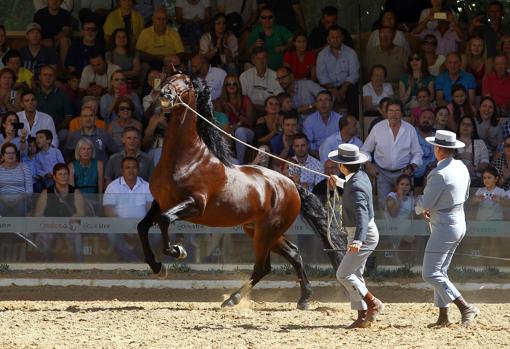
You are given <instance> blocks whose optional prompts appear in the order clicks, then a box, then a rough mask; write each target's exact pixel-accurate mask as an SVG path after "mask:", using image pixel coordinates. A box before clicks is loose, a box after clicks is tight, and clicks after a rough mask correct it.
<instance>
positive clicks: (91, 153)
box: [68, 138, 104, 194]
mask: <svg viewBox="0 0 510 349" xmlns="http://www.w3.org/2000/svg"><path fill="white" fill-rule="evenodd" d="M68 166H69V177H70V178H69V184H70V185H72V186H74V187H75V188H76V189H79V190H80V191H81V192H82V193H84V194H101V193H102V192H103V186H104V164H103V162H102V161H100V160H97V159H96V152H95V150H94V145H93V144H92V142H91V141H90V139H88V138H81V139H80V140H79V141H78V143H77V144H76V149H75V152H74V160H73V161H71V162H70V163H69V165H68Z"/></svg>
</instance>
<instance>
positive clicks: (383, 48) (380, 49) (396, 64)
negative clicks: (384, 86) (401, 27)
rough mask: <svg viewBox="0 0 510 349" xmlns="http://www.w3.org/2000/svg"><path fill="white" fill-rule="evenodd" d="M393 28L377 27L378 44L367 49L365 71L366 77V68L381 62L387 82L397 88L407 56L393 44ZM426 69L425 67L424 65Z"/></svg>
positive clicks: (406, 63) (406, 62)
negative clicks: (384, 68)
mask: <svg viewBox="0 0 510 349" xmlns="http://www.w3.org/2000/svg"><path fill="white" fill-rule="evenodd" d="M394 36H395V29H394V28H391V27H383V28H381V29H379V41H380V43H379V46H376V47H372V48H370V49H368V50H367V54H366V57H365V60H366V61H365V72H366V76H367V77H368V69H369V68H370V67H371V66H373V65H374V64H382V65H384V66H385V67H386V72H387V74H386V81H387V82H389V83H390V84H391V85H392V87H393V90H394V91H396V90H397V89H398V85H399V80H400V78H401V77H402V75H404V72H405V71H406V67H407V66H408V56H407V54H406V51H405V50H404V48H403V47H401V46H395V45H394V44H393V38H394ZM424 69H426V67H424Z"/></svg>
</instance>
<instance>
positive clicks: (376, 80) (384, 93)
mask: <svg viewBox="0 0 510 349" xmlns="http://www.w3.org/2000/svg"><path fill="white" fill-rule="evenodd" d="M386 75H387V70H386V67H385V66H384V65H381V64H374V65H373V66H372V67H370V71H369V72H368V77H369V82H367V83H366V84H365V85H363V110H364V112H365V114H366V115H374V114H376V115H379V113H378V112H377V108H378V106H379V102H380V101H381V99H383V98H385V97H393V87H392V86H391V84H390V83H388V82H385V80H386ZM333 150H334V149H333Z"/></svg>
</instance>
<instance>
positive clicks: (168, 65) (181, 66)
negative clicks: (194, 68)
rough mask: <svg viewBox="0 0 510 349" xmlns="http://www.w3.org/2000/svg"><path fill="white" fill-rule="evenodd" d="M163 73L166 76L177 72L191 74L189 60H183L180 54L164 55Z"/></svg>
mask: <svg viewBox="0 0 510 349" xmlns="http://www.w3.org/2000/svg"><path fill="white" fill-rule="evenodd" d="M162 70H163V74H165V75H166V76H170V75H174V74H175V73H176V72H179V71H180V72H183V73H184V74H189V69H188V62H183V60H182V59H181V57H179V55H178V54H176V53H172V54H169V55H165V56H164V57H163V69H162Z"/></svg>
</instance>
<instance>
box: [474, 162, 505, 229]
mask: <svg viewBox="0 0 510 349" xmlns="http://www.w3.org/2000/svg"><path fill="white" fill-rule="evenodd" d="M482 178H483V185H484V186H485V187H484V188H478V190H477V191H476V193H475V195H474V196H473V198H472V199H471V202H472V203H473V204H477V205H478V210H477V212H476V219H477V220H478V221H490V220H502V219H503V218H504V215H503V207H502V205H501V201H502V199H503V198H505V197H506V196H507V195H506V192H505V190H503V189H502V188H500V187H498V186H497V183H498V181H499V172H498V170H497V169H496V168H494V167H493V166H489V167H487V168H486V169H485V170H484V171H483V177H482Z"/></svg>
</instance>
